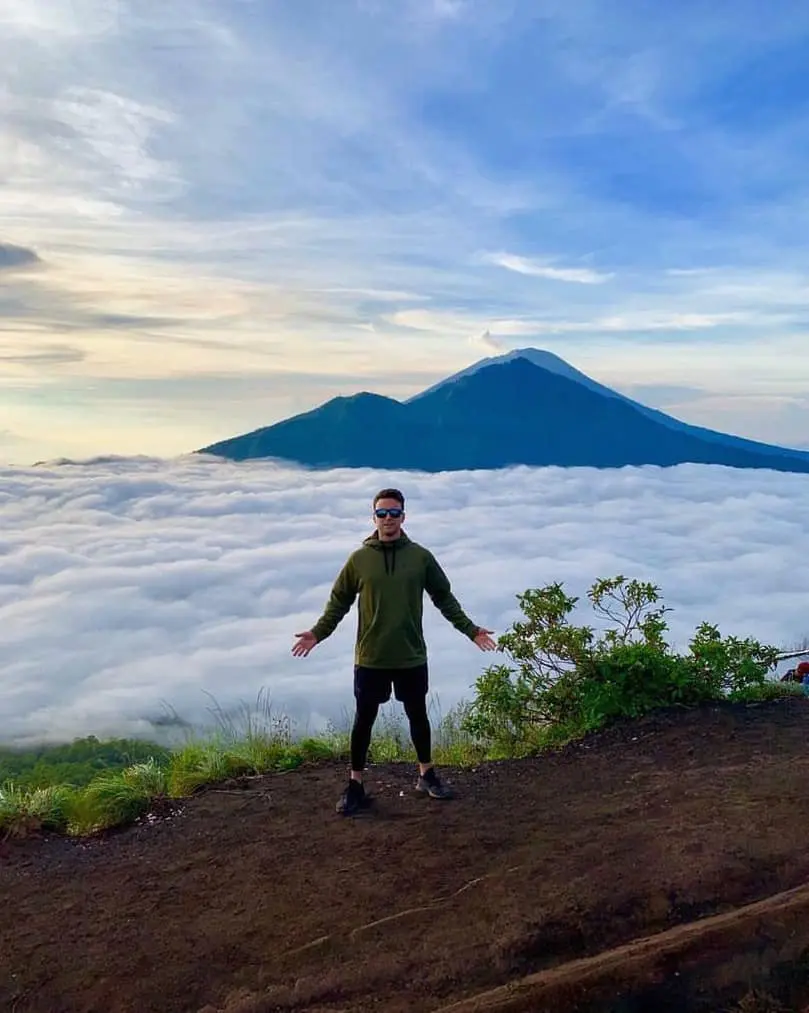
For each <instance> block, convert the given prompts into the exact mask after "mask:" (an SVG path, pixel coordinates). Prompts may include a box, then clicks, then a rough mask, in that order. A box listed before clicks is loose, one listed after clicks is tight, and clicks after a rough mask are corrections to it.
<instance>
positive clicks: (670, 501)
mask: <svg viewBox="0 0 809 1013" xmlns="http://www.w3.org/2000/svg"><path fill="white" fill-rule="evenodd" d="M390 483H393V484H395V485H399V486H400V487H401V488H402V491H403V492H404V494H405V497H406V500H407V520H406V525H405V530H406V531H407V532H408V534H409V535H410V537H411V538H413V539H415V540H416V541H418V542H420V543H421V544H423V545H426V546H427V547H428V548H430V549H431V550H432V551H433V553H434V554H435V555H436V558H437V559H438V561H439V563H440V564H441V565H442V567H443V568H444V570H445V571H446V573H447V575H448V576H449V578H450V581H451V584H452V588H453V591H454V593H455V594H456V596H457V597H458V599H459V601H460V602H461V605H462V606H463V607H464V609H465V610H466V612H467V614H468V615H469V616H470V617H471V618H472V620H473V621H474V622H475V623H477V624H479V625H481V626H485V627H486V628H488V629H490V630H493V631H494V633H495V635H496V636H499V635H500V634H502V633H504V632H506V630H507V628H508V627H509V626H510V625H511V623H512V622H513V621H514V620H516V619H518V618H519V617H520V610H519V605H518V601H517V595H518V594H519V593H521V592H523V591H525V590H527V589H529V588H538V587H543V586H546V585H548V584H551V583H555V582H557V581H560V582H562V584H563V586H564V588H565V590H566V591H567V593H568V594H571V595H575V596H578V597H580V598H581V599H582V600H583V605H582V606H581V607H580V609H579V611H578V612H577V613H576V614H575V615H574V620H575V621H576V622H581V623H586V624H588V625H594V626H596V627H598V620H597V617H596V616H595V615H594V614H593V612H592V610H591V609H590V607H589V605H587V602H586V592H587V589H588V588H589V587H591V585H592V584H593V582H594V581H595V580H597V579H599V578H601V577H611V576H616V575H618V574H623V575H624V576H626V577H628V578H630V579H632V578H637V579H639V580H649V581H651V582H652V583H654V584H656V585H658V587H659V588H660V592H661V595H662V598H663V603H664V604H665V605H667V606H670V607H671V608H672V609H673V612H671V613H670V614H669V615H668V616H667V619H668V622H669V626H670V634H669V642H670V643H671V645H672V647H673V648H674V649H676V650H681V651H685V650H687V645H688V641H689V639H690V638H691V636H692V635H693V633H694V631H695V630H696V628H697V626H698V625H699V624H700V623H702V622H703V621H707V622H710V623H715V624H717V625H718V626H719V628H720V632H721V633H722V635H723V636H739V637H747V636H751V637H755V638H757V639H759V640H760V641H762V642H765V643H770V644H773V645H774V646H776V647H778V648H781V649H783V650H785V651H786V650H792V649H795V648H796V647H802V646H804V644H805V643H806V638H807V636H809V617H807V614H806V574H805V568H804V567H802V566H801V565H799V561H800V560H805V559H807V558H809V527H808V526H807V523H806V518H807V517H809V476H805V475H790V474H783V473H777V472H768V471H761V470H738V469H728V468H722V467H718V466H700V465H680V466H678V467H675V468H656V467H643V468H623V469H615V470H603V471H599V470H595V469H588V468H570V469H557V468H548V469H539V468H514V469H506V470H502V471H496V472H456V473H444V474H433V475H423V474H414V473H410V474H398V473H396V472H393V473H390V474H388V473H381V472H374V471H366V470H361V469H358V470H336V471H323V472H309V471H304V470H302V469H290V468H282V467H279V466H277V465H273V464H271V463H269V462H263V461H257V462H249V463H244V464H234V463H229V462H220V461H217V460H215V459H213V458H208V457H203V456H196V455H188V456H187V457H184V458H178V459H175V460H171V461H169V460H166V459H161V458H133V457H129V458H111V459H109V460H107V461H96V462H95V463H91V464H74V465H71V464H59V465H43V466H39V467H30V468H21V467H8V466H6V467H0V557H2V559H3V565H2V567H0V714H2V717H3V719H2V722H0V739H1V740H2V741H4V742H7V743H12V742H13V743H17V744H26V743H27V744H32V743H34V742H40V741H64V740H70V739H72V738H73V737H75V736H80V735H87V734H96V735H98V736H99V737H104V736H107V735H136V736H142V737H148V738H153V739H154V738H163V737H165V735H166V734H167V733H168V731H170V729H168V730H167V726H166V725H165V722H166V720H167V719H173V718H175V717H179V718H180V719H182V720H183V721H185V722H188V723H189V724H190V725H191V726H192V727H193V728H196V729H200V728H205V727H212V726H214V725H215V724H216V715H215V713H214V712H215V711H216V710H217V708H218V709H220V710H221V711H223V712H225V713H226V714H230V715H231V716H232V717H233V720H234V722H235V723H236V725H237V726H241V722H242V719H243V715H244V714H245V713H246V712H247V711H250V710H252V711H253V712H254V713H255V711H256V710H257V709H258V710H261V709H262V706H261V703H260V702H262V701H263V702H264V703H266V702H269V704H270V706H271V709H272V711H273V712H274V713H275V714H276V715H279V716H280V715H288V716H289V717H291V718H292V719H293V721H294V722H295V729H294V730H295V731H296V733H300V734H303V733H304V732H306V731H310V732H311V731H318V730H320V729H322V728H323V727H325V724H326V722H327V721H329V720H331V721H333V722H334V723H335V724H336V725H337V726H338V727H339V728H346V727H347V722H348V720H349V718H350V716H351V712H352V709H353V697H352V685H353V683H352V664H353V645H354V637H355V632H356V621H357V612H356V605H355V606H354V607H353V608H352V610H351V612H350V613H349V614H348V615H347V616H346V617H345V619H344V620H343V622H342V623H341V624H340V625H339V626H338V628H337V630H336V632H335V633H334V634H333V635H332V636H331V637H330V638H328V639H327V640H325V641H323V642H321V643H320V644H318V645H317V646H316V648H315V649H314V651H312V653H311V654H310V655H309V656H308V657H307V658H295V657H294V656H293V655H292V653H291V649H292V645H293V643H294V641H295V635H296V634H298V633H300V632H302V631H304V630H307V629H309V628H310V627H311V626H312V625H314V622H315V620H316V619H317V618H318V617H319V616H320V614H321V611H322V609H323V607H324V605H325V602H326V600H327V597H328V593H329V590H330V588H331V585H332V582H333V580H334V578H335V576H336V575H337V573H338V571H339V569H340V567H341V566H342V564H343V563H344V561H345V559H346V558H347V556H348V555H349V553H350V552H351V551H352V550H353V549H354V548H356V547H357V546H358V545H359V544H360V542H361V540H362V539H363V538H364V537H365V536H366V535H368V534H369V533H370V532H371V530H372V528H371V518H370V510H371V500H372V498H373V495H374V493H375V492H376V491H377V490H378V489H379V488H380V487H384V486H386V485H388V484H390ZM425 635H426V639H427V645H428V651H429V664H430V680H431V684H430V707H431V715H432V717H433V720H434V721H436V722H437V721H438V720H439V719H440V717H441V715H444V714H447V713H448V712H449V711H450V709H451V708H452V707H453V706H454V705H455V704H457V703H458V702H459V701H461V700H467V701H468V700H471V699H472V698H473V697H474V683H475V680H476V678H477V677H478V676H479V675H480V674H481V673H482V672H483V671H484V669H485V667H486V666H487V665H489V664H492V663H500V662H504V661H506V660H507V658H506V656H504V655H499V654H492V653H483V652H481V651H479V650H478V649H477V648H476V647H475V645H474V644H472V643H471V641H469V640H468V639H466V638H465V637H463V636H462V635H461V634H460V633H458V632H457V631H456V630H455V629H454V627H452V626H451V625H450V624H449V623H448V622H447V621H446V620H445V619H444V618H443V617H442V616H441V615H440V613H439V612H438V611H437V610H436V609H435V607H434V606H433V605H432V603H431V602H430V600H429V598H426V599H425ZM786 667H787V663H782V666H781V670H785V668H786ZM382 714H383V717H384V716H385V715H390V716H391V717H393V718H394V719H395V718H396V717H401V716H402V712H401V707H400V705H399V704H396V703H395V702H393V701H392V702H391V703H390V704H388V705H386V706H385V708H383V712H382Z"/></svg>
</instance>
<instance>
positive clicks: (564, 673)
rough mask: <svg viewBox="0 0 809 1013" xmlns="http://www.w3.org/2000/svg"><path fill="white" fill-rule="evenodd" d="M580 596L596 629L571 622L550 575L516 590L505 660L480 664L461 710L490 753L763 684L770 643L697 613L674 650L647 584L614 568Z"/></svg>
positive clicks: (656, 594)
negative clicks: (685, 644)
mask: <svg viewBox="0 0 809 1013" xmlns="http://www.w3.org/2000/svg"><path fill="white" fill-rule="evenodd" d="M587 596H588V598H589V600H590V603H591V605H592V608H593V611H594V612H595V614H596V615H597V617H598V619H599V620H600V623H601V625H602V627H603V626H606V628H605V629H603V632H600V633H598V634H597V633H596V631H595V630H594V629H593V627H591V626H586V625H583V626H577V625H574V624H573V623H572V622H571V620H570V616H571V613H572V611H573V610H574V609H575V607H576V606H577V604H578V602H579V599H578V598H576V597H572V596H569V595H567V594H566V593H565V591H564V589H563V586H562V584H560V583H554V584H549V585H547V586H546V587H543V588H538V589H534V590H529V591H525V592H524V593H522V594H519V595H517V600H518V602H519V604H520V608H521V610H522V614H523V617H524V618H522V619H519V620H517V621H516V622H514V624H513V625H512V627H511V629H510V630H509V631H508V632H506V633H505V634H503V636H501V637H500V639H499V642H498V643H499V646H500V649H501V650H503V651H504V652H505V653H506V654H507V655H508V656H509V658H510V659H511V661H512V663H513V665H507V664H497V665H491V666H489V667H488V668H487V669H486V670H485V671H484V672H483V674H482V675H481V676H480V677H479V678H478V680H477V682H476V684H475V689H476V697H475V700H474V701H473V703H472V704H471V705H470V708H469V711H468V714H467V716H466V719H465V727H466V730H467V731H470V732H471V733H472V734H474V735H476V736H478V737H479V738H482V739H484V740H486V741H488V742H489V743H490V744H491V746H492V747H493V749H494V751H495V753H500V754H502V755H518V754H520V753H522V752H528V751H532V750H534V749H535V748H537V746H539V745H541V744H542V743H547V742H551V741H563V740H565V739H567V738H571V737H573V736H575V735H580V734H583V733H585V732H587V731H590V730H593V729H595V728H599V727H602V726H603V725H604V724H605V723H607V722H608V721H611V720H614V719H617V718H620V717H639V716H640V715H641V714H644V713H646V712H648V711H649V710H652V709H654V708H656V707H663V706H668V705H672V704H680V705H684V706H691V705H695V704H699V703H702V702H705V701H708V700H714V699H725V698H731V699H735V698H746V697H749V696H751V695H753V696H755V695H758V696H761V695H762V694H763V692H764V687H765V683H766V675H767V672H768V670H769V669H770V668H771V667H772V665H773V664H774V663H775V657H776V655H777V649H776V648H773V647H765V646H762V645H761V644H759V643H758V641H755V640H752V639H749V638H748V639H746V640H738V639H736V638H734V637H730V638H728V639H726V640H723V639H722V637H721V636H720V634H719V631H718V629H717V628H716V627H714V626H710V625H709V624H707V623H703V624H702V625H701V626H700V627H699V628H698V630H697V632H696V634H695V636H694V639H693V640H692V641H691V645H690V652H689V654H687V655H678V654H675V653H673V652H672V651H671V648H670V646H669V644H668V643H667V642H666V639H665V634H666V633H667V630H668V626H667V623H666V621H665V615H666V613H667V612H670V611H671V609H670V608H668V607H666V606H663V605H661V604H660V589H659V588H658V587H657V586H656V585H654V584H650V583H645V582H641V581H637V580H627V578H626V577H624V576H621V575H619V576H617V577H612V578H607V579H599V580H597V581H596V582H595V583H594V584H593V586H592V587H591V588H590V590H589V591H588V592H587ZM514 666H516V668H515V667H514Z"/></svg>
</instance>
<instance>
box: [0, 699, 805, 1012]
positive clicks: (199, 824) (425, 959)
mask: <svg viewBox="0 0 809 1013" xmlns="http://www.w3.org/2000/svg"><path fill="white" fill-rule="evenodd" d="M807 731H809V701H803V700H794V701H789V702H783V703H777V704H767V705H761V706H751V707H745V706H723V707H716V708H710V709H705V710H701V711H696V712H689V713H682V712H675V713H663V714H659V715H656V716H654V717H651V718H647V719H645V720H643V721H642V722H639V723H636V724H628V725H624V726H620V727H616V728H613V729H611V730H609V731H608V732H605V733H603V734H600V735H598V736H593V737H591V738H590V739H588V740H586V741H585V742H583V743H579V744H576V745H572V746H570V747H568V748H566V749H565V750H562V751H560V752H559V753H556V754H554V755H551V756H547V757H543V758H537V759H532V760H525V761H508V762H501V763H487V764H483V765H481V766H479V767H478V768H476V769H474V770H468V771H461V770H445V771H444V773H445V777H446V779H447V780H449V781H451V783H452V784H453V786H454V788H455V790H456V798H455V799H454V800H452V801H449V802H436V801H433V800H428V799H422V798H419V797H416V796H415V795H414V793H413V792H412V787H413V781H414V778H413V770H412V768H411V767H409V766H402V765H379V766H372V767H371V768H370V770H369V774H368V779H367V784H368V786H369V788H370V789H371V790H372V791H373V793H374V795H375V797H376V805H375V807H374V810H373V812H372V814H371V815H369V816H366V817H363V818H362V819H355V820H344V819H341V818H340V817H338V816H337V815H336V814H335V813H334V803H335V800H336V798H337V795H338V794H339V792H340V790H341V788H342V782H343V778H344V776H345V772H344V770H343V768H342V767H341V766H338V765H326V766H319V767H312V768H309V769H305V770H299V771H296V772H294V773H290V774H279V775H272V776H268V777H262V778H255V779H249V780H245V781H242V782H237V783H233V784H230V785H224V786H219V787H218V788H216V789H209V790H206V791H204V792H201V793H200V794H198V795H196V796H194V797H193V798H192V799H189V800H186V801H184V802H182V803H180V804H178V805H170V806H164V807H163V809H162V811H161V812H159V813H157V814H155V816H154V817H153V818H152V819H148V820H144V821H142V823H141V824H140V825H138V826H135V827H131V828H129V829H126V830H121V831H118V832H115V833H110V834H106V835H103V836H100V837H98V838H94V839H92V840H84V841H78V842H77V841H70V840H67V839H64V838H57V837H51V838H45V839H40V838H37V839H29V840H24V841H17V840H14V841H6V842H5V843H4V844H2V845H0V898H1V899H2V909H0V1010H3V1011H6V1010H8V1011H14V1013H200V1011H202V1010H205V1013H224V1011H226V1013H270V1011H276V1010H300V1011H308V1013H315V1011H319V1013H338V1011H339V1013H349V1011H350V1013H369V1011H372V1010H373V1011H385V1013H405V1011H407V1013H420V1011H423V1013H427V1011H434V1013H438V1011H441V1013H449V1011H450V1010H452V1011H453V1013H484V1011H486V1013H495V1011H496V1013H505V1011H509V1013H521V1011H528V1010H547V1011H553V1013H568V1011H570V1013H572V1011H577V1013H607V1011H609V1013H642V1011H654V1013H667V1011H671V1013H673V1011H675V1010H676V1011H677V1013H691V1011H700V1010H705V1011H709V1010H710V1011H712V1013H713V1011H716V1010H721V1009H725V1008H728V1007H730V1006H732V1005H733V1004H734V1003H736V1002H738V1001H739V1000H740V999H741V998H742V997H743V996H744V995H745V993H747V992H748V991H749V990H751V989H754V988H762V989H765V990H767V991H769V992H770V993H772V994H775V995H776V996H777V997H778V998H780V1000H781V1001H782V1002H783V1003H784V1006H783V1007H781V1008H786V1009H795V1010H802V1009H804V1007H807V1006H809V847H807V836H808V835H809V752H808V751H807ZM750 1008H751V1009H752V1008H753V1007H752V1006H751V1007H750ZM771 1008H777V1007H771Z"/></svg>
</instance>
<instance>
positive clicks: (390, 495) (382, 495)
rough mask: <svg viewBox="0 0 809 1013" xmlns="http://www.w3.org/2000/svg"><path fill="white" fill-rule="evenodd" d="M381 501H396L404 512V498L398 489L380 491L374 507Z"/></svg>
mask: <svg viewBox="0 0 809 1013" xmlns="http://www.w3.org/2000/svg"><path fill="white" fill-rule="evenodd" d="M381 499H395V500H396V502H397V503H400V504H401V507H402V510H404V496H403V495H402V494H401V493H400V492H399V490H398V489H380V490H379V492H378V493H377V494H376V496H374V506H376V505H377V503H378V502H379V501H380V500H381Z"/></svg>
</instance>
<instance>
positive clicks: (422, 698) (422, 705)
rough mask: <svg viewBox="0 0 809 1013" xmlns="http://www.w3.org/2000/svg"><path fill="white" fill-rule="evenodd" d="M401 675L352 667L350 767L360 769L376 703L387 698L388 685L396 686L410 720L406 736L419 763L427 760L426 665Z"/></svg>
mask: <svg viewBox="0 0 809 1013" xmlns="http://www.w3.org/2000/svg"><path fill="white" fill-rule="evenodd" d="M402 676H404V672H396V675H395V677H392V676H391V675H389V674H388V673H387V672H383V671H382V670H374V669H355V670H354V696H355V697H356V701H357V709H356V713H355V714H354V724H353V726H352V728H351V769H352V770H356V771H358V772H359V771H362V770H364V769H365V763H366V760H367V758H368V747H369V746H370V744H371V734H372V732H373V728H374V722H375V721H376V718H377V714H378V713H379V707H380V704H383V703H386V702H387V701H388V700H389V699H390V687H391V683H393V684H394V685H395V687H396V697H397V699H398V700H400V701H401V703H402V705H403V706H404V709H405V714H406V715H407V720H408V721H409V723H410V738H411V739H412V740H413V745H414V746H415V749H416V756H417V757H418V761H419V763H430V756H431V747H432V742H431V738H432V736H431V729H430V719H429V717H428V716H427V671H426V666H421V667H420V668H419V669H414V670H413V673H412V675H411V674H410V673H408V674H407V676H405V677H402Z"/></svg>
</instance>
